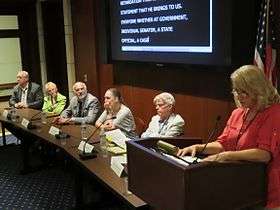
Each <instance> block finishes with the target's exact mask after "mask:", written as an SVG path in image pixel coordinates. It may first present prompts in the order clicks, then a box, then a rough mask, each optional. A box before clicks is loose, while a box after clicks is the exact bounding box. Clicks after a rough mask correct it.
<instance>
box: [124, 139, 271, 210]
mask: <svg viewBox="0 0 280 210" xmlns="http://www.w3.org/2000/svg"><path fill="white" fill-rule="evenodd" d="M158 140H159V139H158V138H149V139H142V140H138V141H128V142H127V155H128V174H129V176H128V183H129V190H130V191H132V192H133V193H134V194H135V195H137V196H138V197H140V198H141V199H143V200H144V201H145V202H147V203H148V204H149V205H150V206H151V207H153V208H155V209H159V210H207V209H208V210H230V209H240V208H243V207H248V206H254V205H257V204H265V195H266V171H265V169H266V166H265V164H263V163H251V162H224V163H218V162H203V163H197V164H192V165H189V166H185V165H182V164H180V163H177V162H176V161H174V160H172V159H169V158H168V157H165V156H163V155H161V154H160V153H157V152H154V151H153V150H151V148H154V147H155V146H156V143H157V141H158ZM164 141H166V142H169V143H171V144H174V145H177V146H179V147H184V146H189V145H192V144H195V143H199V142H200V141H201V140H200V139H196V138H189V139H186V138H184V139H179V138H178V139H164Z"/></svg>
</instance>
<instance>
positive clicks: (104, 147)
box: [99, 128, 107, 157]
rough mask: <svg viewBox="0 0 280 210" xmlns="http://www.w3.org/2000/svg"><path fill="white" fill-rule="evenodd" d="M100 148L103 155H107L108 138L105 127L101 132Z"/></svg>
mask: <svg viewBox="0 0 280 210" xmlns="http://www.w3.org/2000/svg"><path fill="white" fill-rule="evenodd" d="M99 141H100V150H101V154H102V156H103V157H107V139H106V134H105V131H104V129H103V128H101V130H100V132H99Z"/></svg>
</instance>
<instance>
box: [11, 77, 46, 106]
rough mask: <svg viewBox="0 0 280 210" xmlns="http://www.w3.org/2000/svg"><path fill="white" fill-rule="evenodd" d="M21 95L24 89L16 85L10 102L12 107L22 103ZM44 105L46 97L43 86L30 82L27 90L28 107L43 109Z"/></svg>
mask: <svg viewBox="0 0 280 210" xmlns="http://www.w3.org/2000/svg"><path fill="white" fill-rule="evenodd" d="M21 94H22V89H21V88H20V86H19V85H16V86H15V87H14V89H13V92H12V95H11V98H10V100H9V104H10V106H15V104H16V103H18V102H20V101H21ZM43 103H44V95H43V92H42V89H41V86H40V85H38V84H36V83H34V82H29V83H28V90H27V106H28V107H29V108H33V109H42V107H43Z"/></svg>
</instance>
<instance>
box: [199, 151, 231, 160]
mask: <svg viewBox="0 0 280 210" xmlns="http://www.w3.org/2000/svg"><path fill="white" fill-rule="evenodd" d="M230 154H231V152H230V151H228V152H221V153H218V154H215V155H209V156H208V157H206V158H204V159H203V160H202V161H203V162H208V161H218V162H223V161H227V160H230Z"/></svg>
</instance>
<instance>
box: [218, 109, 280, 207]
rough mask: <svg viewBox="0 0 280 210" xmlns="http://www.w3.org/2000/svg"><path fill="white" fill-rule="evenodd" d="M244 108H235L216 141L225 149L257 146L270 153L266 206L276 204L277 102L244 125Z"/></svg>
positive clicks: (279, 173) (279, 185)
mask: <svg viewBox="0 0 280 210" xmlns="http://www.w3.org/2000/svg"><path fill="white" fill-rule="evenodd" d="M245 115H246V109H244V108H237V109H235V110H234V111H233V112H232V114H231V116H230V118H229V120H228V122H227V125H226V127H225V129H224V131H223V133H222V134H221V135H220V136H219V137H218V142H219V143H220V144H221V145H222V146H223V148H224V150H225V151H238V150H246V149H253V148H259V149H262V150H266V151H268V152H269V153H270V154H271V160H270V162H269V163H268V167H267V175H268V191H267V206H266V207H267V208H275V207H279V206H280V104H275V105H272V106H270V107H268V108H266V109H264V110H263V111H261V112H258V114H257V115H256V116H255V118H254V119H253V120H252V121H251V122H250V123H249V124H248V125H247V126H245V128H244V125H243V123H244V122H243V121H244V119H245ZM242 127H243V128H242Z"/></svg>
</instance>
